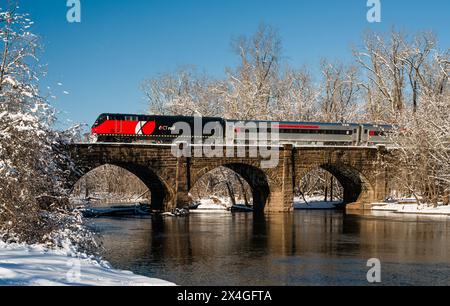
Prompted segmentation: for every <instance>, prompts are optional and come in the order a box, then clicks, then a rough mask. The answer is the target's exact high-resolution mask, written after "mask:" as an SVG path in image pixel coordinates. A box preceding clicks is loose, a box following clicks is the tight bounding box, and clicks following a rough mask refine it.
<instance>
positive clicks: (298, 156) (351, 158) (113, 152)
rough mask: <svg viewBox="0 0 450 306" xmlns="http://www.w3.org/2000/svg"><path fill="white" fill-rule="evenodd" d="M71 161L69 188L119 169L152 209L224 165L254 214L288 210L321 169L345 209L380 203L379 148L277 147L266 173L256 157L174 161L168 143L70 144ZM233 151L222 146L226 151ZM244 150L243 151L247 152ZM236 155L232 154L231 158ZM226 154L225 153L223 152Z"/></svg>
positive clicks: (172, 201) (182, 197)
mask: <svg viewBox="0 0 450 306" xmlns="http://www.w3.org/2000/svg"><path fill="white" fill-rule="evenodd" d="M69 150H70V154H71V157H72V158H73V160H74V161H75V170H73V171H71V174H70V178H69V184H70V185H71V186H74V185H75V183H76V182H77V181H78V180H79V179H80V178H81V177H82V176H83V175H85V174H87V173H88V172H89V171H91V170H94V169H95V168H97V167H100V166H102V165H106V164H109V165H114V166H118V167H122V168H124V169H126V170H128V171H130V172H131V173H133V174H134V175H136V176H137V177H138V178H139V179H141V180H142V182H143V183H144V184H145V185H146V186H147V187H148V188H149V189H150V191H151V194H152V206H153V208H154V209H156V210H161V211H171V210H173V209H174V208H176V207H183V206H185V205H186V204H188V202H189V191H190V190H191V188H192V187H193V186H194V185H195V183H196V182H197V181H198V180H199V179H200V178H201V177H202V176H203V175H205V174H206V173H208V172H210V171H212V170H214V169H215V168H218V167H221V166H223V167H227V168H229V169H231V170H233V171H235V172H236V173H238V174H239V175H241V176H242V178H244V179H245V181H247V183H248V184H249V186H250V187H251V189H252V193H253V204H254V207H255V210H256V211H258V212H263V211H265V212H288V211H291V210H292V209H293V199H294V189H295V186H298V183H299V182H300V180H301V179H302V178H303V177H304V176H305V175H306V174H308V173H309V172H310V171H312V170H315V169H317V168H323V169H324V170H327V171H328V172H330V173H331V174H332V175H333V176H334V177H335V178H336V179H337V180H338V181H339V182H340V184H341V185H342V187H343V189H344V202H345V203H346V204H349V205H348V206H347V208H353V209H359V208H364V205H365V204H369V203H371V202H374V201H381V200H384V199H385V197H386V195H387V183H388V171H387V168H386V167H385V166H384V160H385V158H386V155H387V154H388V152H387V151H386V150H385V148H372V147H293V146H292V145H285V146H283V147H280V148H279V150H280V151H279V163H278V165H277V166H276V167H274V168H271V169H263V168H261V162H262V161H263V160H264V159H263V158H261V157H250V155H249V154H246V156H247V157H245V158H242V157H231V158H230V157H220V158H218V157H210V158H208V157H191V158H186V157H176V156H175V155H174V154H172V146H170V145H147V144H114V143H111V144H105V143H98V144H72V145H70V148H69ZM230 150H233V151H236V150H237V148H236V147H228V148H225V151H226V152H229V151H230ZM247 150H248V148H247ZM232 155H233V156H237V154H232ZM225 156H228V154H225Z"/></svg>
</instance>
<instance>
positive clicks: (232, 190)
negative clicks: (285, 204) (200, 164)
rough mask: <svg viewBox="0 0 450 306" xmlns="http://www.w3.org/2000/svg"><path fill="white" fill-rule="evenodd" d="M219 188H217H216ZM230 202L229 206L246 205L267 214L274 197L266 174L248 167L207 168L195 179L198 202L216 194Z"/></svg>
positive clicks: (194, 185)
mask: <svg viewBox="0 0 450 306" xmlns="http://www.w3.org/2000/svg"><path fill="white" fill-rule="evenodd" d="M214 187H215V189H214ZM213 190H214V192H215V193H216V194H217V195H220V196H222V197H226V198H227V199H229V200H228V201H225V202H227V204H228V205H234V204H238V205H246V206H249V207H251V208H253V209H254V211H255V212H263V211H264V208H265V205H266V203H267V201H268V199H269V196H270V188H269V183H268V180H267V178H266V174H265V173H264V172H263V171H262V170H260V169H258V168H256V167H254V166H251V165H247V164H233V163H232V164H224V165H219V166H217V167H216V168H204V169H202V170H201V171H200V172H199V173H197V174H196V175H195V176H194V178H193V185H192V188H191V190H190V193H191V196H192V197H193V199H194V200H200V199H201V198H202V197H205V195H206V196H207V197H208V196H210V195H208V193H209V192H211V191H213Z"/></svg>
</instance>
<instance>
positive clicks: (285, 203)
mask: <svg viewBox="0 0 450 306" xmlns="http://www.w3.org/2000/svg"><path fill="white" fill-rule="evenodd" d="M280 153H281V154H280V163H279V165H278V167H277V169H275V176H277V177H278V179H273V180H272V183H271V192H270V197H269V200H268V203H267V204H266V206H265V211H266V212H291V211H293V210H294V187H295V180H294V176H295V169H294V154H295V148H294V146H293V145H285V146H284V147H283V150H282V152H280Z"/></svg>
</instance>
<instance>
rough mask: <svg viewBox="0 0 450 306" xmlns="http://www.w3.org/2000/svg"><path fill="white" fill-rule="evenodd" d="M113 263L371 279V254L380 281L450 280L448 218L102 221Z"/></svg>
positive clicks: (167, 270)
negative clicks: (379, 269) (379, 267)
mask: <svg viewBox="0 0 450 306" xmlns="http://www.w3.org/2000/svg"><path fill="white" fill-rule="evenodd" d="M90 222H91V226H92V227H93V228H94V229H95V230H97V231H98V232H99V233H100V234H102V235H103V244H104V248H105V250H104V252H103V254H104V258H105V259H106V260H108V261H109V262H110V263H111V264H112V265H113V266H114V267H115V268H119V269H125V270H131V271H133V272H135V273H137V274H141V275H146V276H149V277H157V278H161V279H164V280H168V281H171V282H174V283H176V284H178V285H233V286H253V285H255V286H261V285H367V284H368V283H367V280H366V274H367V272H368V270H369V268H368V267H366V265H367V261H368V260H369V259H370V258H378V259H380V260H381V262H382V284H384V285H450V218H449V217H426V216H407V215H393V214H388V213H380V214H368V215H346V214H344V213H342V212H333V211H297V212H295V213H292V214H271V215H267V216H264V217H254V216H253V215H252V214H236V215H231V214H199V215H197V214H193V215H191V216H189V217H188V218H162V217H152V218H150V217H149V218H128V219H96V220H93V221H90Z"/></svg>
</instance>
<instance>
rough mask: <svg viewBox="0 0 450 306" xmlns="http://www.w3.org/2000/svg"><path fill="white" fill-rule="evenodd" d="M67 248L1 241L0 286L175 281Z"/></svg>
mask: <svg viewBox="0 0 450 306" xmlns="http://www.w3.org/2000/svg"><path fill="white" fill-rule="evenodd" d="M68 254H70V252H69V251H66V250H59V251H53V250H52V251H49V250H46V249H45V248H44V247H42V246H26V245H10V244H8V245H7V244H5V243H3V242H0V286H18V285H19V286H22V285H25V286H71V285H75V286H173V285H174V284H172V283H169V282H166V281H163V280H159V279H153V278H147V277H144V276H138V275H135V274H133V273H132V272H128V271H119V270H115V269H112V268H111V267H110V266H109V264H108V263H106V262H102V263H98V262H97V261H95V260H93V259H90V258H88V257H87V256H84V257H83V258H81V259H80V258H75V257H71V256H69V255H68Z"/></svg>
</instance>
